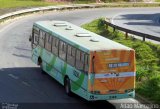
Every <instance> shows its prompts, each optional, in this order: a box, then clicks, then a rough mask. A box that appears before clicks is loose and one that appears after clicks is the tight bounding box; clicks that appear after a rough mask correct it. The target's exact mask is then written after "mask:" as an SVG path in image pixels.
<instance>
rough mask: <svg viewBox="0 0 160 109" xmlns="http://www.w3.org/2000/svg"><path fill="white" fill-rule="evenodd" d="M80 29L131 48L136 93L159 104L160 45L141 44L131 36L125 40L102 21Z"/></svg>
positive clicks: (120, 33)
mask: <svg viewBox="0 0 160 109" xmlns="http://www.w3.org/2000/svg"><path fill="white" fill-rule="evenodd" d="M82 27H83V28H85V29H87V30H89V31H92V32H95V33H97V34H100V35H102V36H104V37H106V38H109V39H111V40H114V41H116V42H118V43H121V44H123V45H126V46H128V47H131V48H133V49H134V50H135V52H136V67H137V71H136V93H138V94H139V95H141V96H143V97H145V98H147V99H148V100H151V101H153V102H155V103H159V104H160V45H156V44H153V43H151V42H143V41H141V40H138V39H135V38H134V37H132V36H130V37H129V38H128V39H125V34H124V33H122V32H119V31H115V32H114V33H113V30H112V28H111V27H109V28H108V29H107V28H106V26H105V25H104V24H103V23H102V19H97V20H94V21H92V22H91V23H88V24H85V25H83V26H82Z"/></svg>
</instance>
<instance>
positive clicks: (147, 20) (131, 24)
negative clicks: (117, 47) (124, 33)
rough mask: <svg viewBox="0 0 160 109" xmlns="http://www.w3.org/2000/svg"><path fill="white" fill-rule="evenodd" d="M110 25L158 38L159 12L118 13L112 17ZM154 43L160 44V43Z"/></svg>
mask: <svg viewBox="0 0 160 109" xmlns="http://www.w3.org/2000/svg"><path fill="white" fill-rule="evenodd" d="M112 23H113V24H115V25H118V26H121V27H125V28H127V29H130V30H135V31H138V32H142V33H147V34H150V35H154V36H157V37H160V11H159V10H158V9H157V10H154V11H153V10H152V9H151V10H147V11H143V10H139V11H138V12H132V13H130V12H122V13H118V14H116V15H115V16H113V18H112ZM140 39H142V38H140ZM153 42H154V41H153ZM154 43H157V44H160V42H154Z"/></svg>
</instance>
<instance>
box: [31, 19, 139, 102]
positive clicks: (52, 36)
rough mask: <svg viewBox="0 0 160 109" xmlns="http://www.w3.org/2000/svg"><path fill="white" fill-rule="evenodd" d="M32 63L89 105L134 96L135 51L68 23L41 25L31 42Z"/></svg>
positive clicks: (55, 22) (39, 22)
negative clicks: (93, 102)
mask: <svg viewBox="0 0 160 109" xmlns="http://www.w3.org/2000/svg"><path fill="white" fill-rule="evenodd" d="M30 41H31V45H32V60H33V62H34V63H36V64H37V65H39V66H40V67H41V69H42V70H43V71H44V72H46V73H47V74H49V75H50V76H51V77H53V78H54V79H56V80H57V81H58V82H59V83H60V84H62V85H63V86H64V87H65V88H64V89H65V91H66V93H67V94H68V95H70V94H71V93H75V94H77V95H79V96H81V97H83V98H84V99H86V100H88V101H92V100H110V99H121V98H133V97H134V96H135V90H134V89H135V72H136V68H135V52H134V50H133V49H131V48H128V47H126V46H124V45H121V44H119V43H116V42H114V41H112V40H109V39H107V38H104V37H102V36H100V35H97V34H95V33H92V32H90V31H87V30H85V29H83V28H81V27H78V26H76V25H73V24H71V23H69V22H65V21H38V22H35V23H34V25H33V30H32V35H31V38H30Z"/></svg>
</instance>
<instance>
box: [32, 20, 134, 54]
mask: <svg viewBox="0 0 160 109" xmlns="http://www.w3.org/2000/svg"><path fill="white" fill-rule="evenodd" d="M34 25H35V26H38V27H39V28H42V29H43V30H45V31H46V32H49V33H50V34H52V35H55V36H56V37H59V38H60V39H63V40H64V41H66V42H68V43H69V44H71V45H76V46H79V47H80V48H81V49H83V51H99V50H113V49H115V50H132V49H131V48H129V47H126V46H124V45H122V44H120V43H117V42H114V41H112V40H110V39H107V38H104V37H102V36H100V35H97V34H95V33H93V32H90V31H88V30H85V29H83V28H81V27H78V26H76V25H73V24H71V23H69V22H65V21H38V22H36V23H34ZM84 49H85V50H84Z"/></svg>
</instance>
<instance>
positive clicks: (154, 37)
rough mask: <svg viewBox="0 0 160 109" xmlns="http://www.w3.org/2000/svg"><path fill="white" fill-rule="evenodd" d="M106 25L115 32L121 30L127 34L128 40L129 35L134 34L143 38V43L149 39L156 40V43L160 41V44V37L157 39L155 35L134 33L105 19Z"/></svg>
mask: <svg viewBox="0 0 160 109" xmlns="http://www.w3.org/2000/svg"><path fill="white" fill-rule="evenodd" d="M104 23H105V24H106V25H107V26H110V27H112V28H113V32H114V31H115V30H116V29H117V30H120V31H122V32H125V37H126V39H127V38H128V34H132V35H136V36H139V37H142V38H143V39H142V40H143V41H145V40H146V38H147V39H150V40H154V41H158V42H160V37H157V36H154V35H150V34H146V33H142V32H137V31H134V30H130V29H126V28H123V27H120V26H117V25H114V24H112V23H110V22H109V20H108V19H105V20H104Z"/></svg>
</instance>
